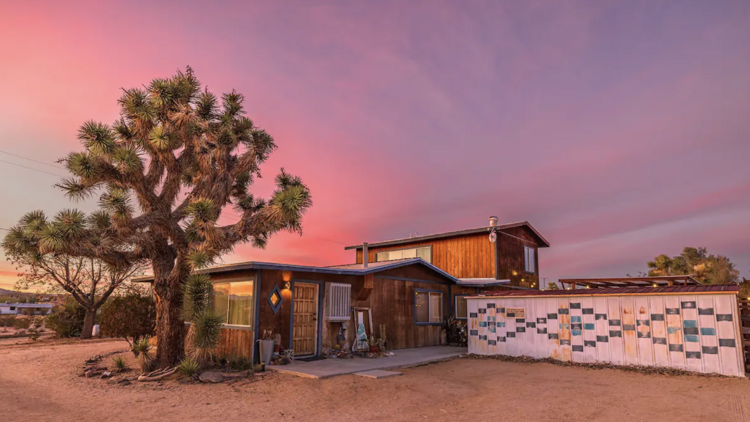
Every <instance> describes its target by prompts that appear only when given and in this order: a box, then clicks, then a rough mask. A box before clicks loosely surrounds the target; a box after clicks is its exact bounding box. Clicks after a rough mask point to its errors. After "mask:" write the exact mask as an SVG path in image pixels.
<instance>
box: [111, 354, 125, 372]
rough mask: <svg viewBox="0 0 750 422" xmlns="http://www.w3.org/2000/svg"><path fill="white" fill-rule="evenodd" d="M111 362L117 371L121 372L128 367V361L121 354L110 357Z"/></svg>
mask: <svg viewBox="0 0 750 422" xmlns="http://www.w3.org/2000/svg"><path fill="white" fill-rule="evenodd" d="M112 363H113V364H114V365H115V369H117V372H122V371H124V370H126V369H128V363H127V362H126V361H125V358H123V357H122V356H117V357H115V358H114V359H112Z"/></svg>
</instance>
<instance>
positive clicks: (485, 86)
mask: <svg viewBox="0 0 750 422" xmlns="http://www.w3.org/2000/svg"><path fill="white" fill-rule="evenodd" d="M749 51H750V2H747V1H729V0H726V1H715V2H709V1H696V2H693V1H660V2H653V1H599V0H597V1H589V2H570V1H564V2H562V1H549V2H545V1H538V2H518V1H507V2H502V1H487V2H480V1H466V2H456V1H445V2H438V1H423V2H420V1H410V2H403V1H402V2H385V1H378V2H375V1H373V2H323V1H315V2H312V1H300V2H290V1H274V2H249V1H242V2H240V1H236V2H230V1H225V2H186V1H180V2H172V3H169V2H150V1H146V2H138V1H124V2H114V1H113V2H106V4H105V2H95V1H79V2H75V4H74V3H73V2H46V3H45V2H36V1H35V2H31V1H29V2H11V1H7V0H0V150H2V153H0V160H1V161H0V180H2V183H1V184H0V187H1V188H0V201H1V202H0V203H2V211H1V212H0V227H2V228H5V229H7V228H9V227H11V226H12V225H13V224H15V223H16V222H17V221H18V219H19V218H20V217H21V216H22V215H23V214H24V213H26V212H28V211H31V210H34V209H42V210H44V211H45V212H47V213H48V214H50V215H51V214H54V213H55V212H57V211H59V210H61V209H63V208H68V207H80V208H82V209H84V210H86V211H91V210H93V209H95V207H96V201H95V200H91V201H89V202H85V203H77V204H76V203H71V202H69V201H68V200H67V199H65V198H64V196H63V194H62V193H61V192H60V191H58V190H56V189H55V188H53V187H52V185H53V184H54V183H55V182H57V181H58V180H59V178H60V177H58V176H56V175H65V174H66V173H65V170H64V169H62V168H59V167H55V165H54V162H55V160H57V159H59V158H61V157H63V156H64V155H66V154H67V153H68V152H70V151H71V150H79V149H81V147H80V145H79V144H78V141H77V139H76V132H77V129H78V127H79V125H80V124H81V123H83V122H84V121H86V120H89V119H94V120H99V121H103V122H107V123H110V122H112V121H114V120H115V118H117V117H118V107H117V102H116V100H117V98H118V97H119V96H120V93H121V87H125V88H129V87H135V86H140V85H143V84H146V83H148V82H149V81H150V80H151V79H152V78H155V77H167V76H170V75H172V74H173V73H174V71H175V70H177V69H179V68H184V67H185V66H186V65H190V66H192V68H193V69H194V70H195V71H196V74H197V76H198V77H199V79H201V81H202V82H203V83H204V84H206V85H208V87H209V89H210V90H212V91H214V92H216V93H221V92H227V91H230V90H231V89H237V90H238V91H239V92H241V93H243V94H245V96H246V98H247V101H246V108H247V110H248V115H249V116H250V117H251V118H252V119H253V121H254V122H255V123H256V124H257V125H259V126H261V127H263V128H265V129H266V130H268V131H269V132H270V133H271V134H272V135H273V136H274V137H275V139H276V142H277V144H278V146H279V149H278V150H277V151H276V152H275V153H274V154H273V156H272V158H271V159H270V160H269V161H268V163H267V164H266V166H265V168H264V172H265V175H266V176H267V177H266V178H265V179H263V180H261V181H260V182H259V183H258V184H256V186H255V191H256V192H258V193H259V194H261V195H268V194H269V193H270V192H271V189H272V187H271V186H270V182H271V179H272V177H271V176H273V175H275V174H276V173H277V172H278V170H279V168H280V167H281V166H284V167H285V168H287V170H289V171H290V172H292V173H293V174H296V175H299V176H301V177H302V178H303V180H304V181H305V182H306V183H307V184H308V185H309V186H310V188H311V190H312V193H313V198H314V206H313V208H312V209H311V210H310V212H309V213H308V214H307V216H306V218H305V220H304V226H305V230H304V235H303V236H301V237H300V236H299V235H292V234H286V233H284V234H280V235H277V236H275V237H274V238H273V239H272V240H271V241H270V242H269V245H268V248H267V249H265V250H258V249H254V248H252V247H251V246H249V245H246V246H242V247H239V248H237V250H236V251H235V253H234V254H232V255H228V256H226V257H225V259H224V261H225V262H237V261H246V260H258V261H272V262H285V263H296V264H321V265H331V264H342V263H347V262H352V261H353V260H354V253H353V252H352V251H344V246H346V245H351V244H356V243H361V242H362V241H371V242H373V241H378V240H387V239H392V238H401V237H407V236H408V235H409V233H417V232H418V233H419V234H429V233H437V232H443V231H452V230H460V229H465V228H474V227H479V226H482V225H485V224H486V223H487V217H488V216H489V215H497V216H498V217H499V218H500V221H501V222H513V221H519V220H528V221H529V222H531V224H533V225H534V226H535V227H536V228H537V229H538V230H539V231H540V232H541V233H542V234H543V235H544V236H545V237H546V238H547V239H548V240H549V241H550V243H551V244H552V247H550V248H549V249H543V250H541V252H540V258H539V261H540V272H541V277H542V278H546V279H547V280H548V281H551V280H555V279H557V278H560V277H591V276H622V275H625V274H626V273H633V274H634V273H636V272H637V271H638V270H645V269H646V265H645V264H646V261H647V260H649V259H651V258H653V257H654V256H655V255H657V254H660V253H667V254H670V255H676V254H678V253H679V252H680V251H681V250H682V248H683V247H684V246H688V245H692V246H706V247H708V249H709V252H712V253H718V254H723V255H727V256H728V257H730V259H732V260H733V261H734V262H735V264H736V265H737V266H738V268H739V269H740V270H741V274H742V275H743V276H745V277H750V139H749V138H750V53H749ZM9 153H10V154H16V155H20V156H24V157H29V158H33V159H34V160H38V161H40V162H43V163H49V165H45V164H42V163H39V162H35V161H28V160H25V159H23V158H19V157H16V156H14V155H10V154H9ZM14 164H17V165H21V166H27V167H32V168H34V169H37V170H42V171H45V172H48V173H52V174H48V173H43V172H40V171H35V170H31V169H27V168H23V167H19V166H17V165H14ZM222 218H224V219H225V220H226V221H231V219H232V216H231V215H224V216H223V217H222ZM3 258H4V257H3ZM16 278H17V277H16V271H15V269H14V267H13V265H12V264H10V263H8V262H6V261H5V260H4V259H3V261H2V263H0V287H2V288H10V287H11V286H12V285H13V283H14V281H15V280H16Z"/></svg>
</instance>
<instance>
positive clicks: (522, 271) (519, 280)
mask: <svg viewBox="0 0 750 422" xmlns="http://www.w3.org/2000/svg"><path fill="white" fill-rule="evenodd" d="M503 232H505V233H508V234H510V235H511V236H515V237H511V236H504V235H502V234H501V235H498V236H497V242H496V244H497V247H498V256H497V267H498V269H499V270H498V274H497V276H498V277H497V278H498V279H501V280H504V279H510V284H511V285H513V286H522V287H533V288H537V289H538V288H539V250H538V249H537V247H536V243H535V240H534V235H533V233H532V232H531V230H529V229H528V228H526V227H514V228H511V229H506V230H503ZM517 238H521V239H524V240H525V241H524V240H520V239H517ZM524 246H534V258H535V259H534V265H535V267H536V268H535V270H534V273H527V272H526V261H525V258H524V250H523V247H524ZM514 272H515V274H514Z"/></svg>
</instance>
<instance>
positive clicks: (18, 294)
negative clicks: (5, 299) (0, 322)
mask: <svg viewBox="0 0 750 422" xmlns="http://www.w3.org/2000/svg"><path fill="white" fill-rule="evenodd" d="M0 296H13V297H28V296H36V293H27V292H17V291H15V290H8V289H0Z"/></svg>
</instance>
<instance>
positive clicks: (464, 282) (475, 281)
mask: <svg viewBox="0 0 750 422" xmlns="http://www.w3.org/2000/svg"><path fill="white" fill-rule="evenodd" d="M456 284H458V285H459V286H467V287H486V286H502V285H505V284H510V280H508V279H505V280H497V279H494V278H459V279H458V282H457V283H456Z"/></svg>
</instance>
